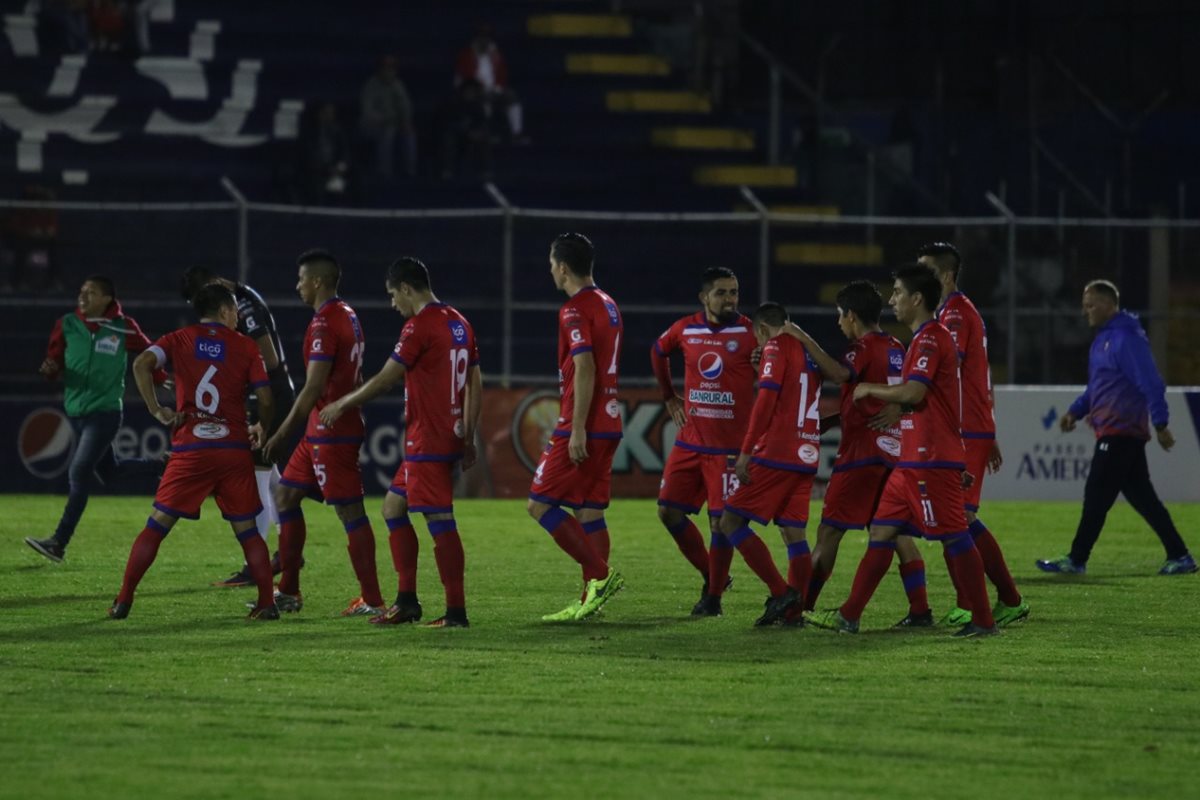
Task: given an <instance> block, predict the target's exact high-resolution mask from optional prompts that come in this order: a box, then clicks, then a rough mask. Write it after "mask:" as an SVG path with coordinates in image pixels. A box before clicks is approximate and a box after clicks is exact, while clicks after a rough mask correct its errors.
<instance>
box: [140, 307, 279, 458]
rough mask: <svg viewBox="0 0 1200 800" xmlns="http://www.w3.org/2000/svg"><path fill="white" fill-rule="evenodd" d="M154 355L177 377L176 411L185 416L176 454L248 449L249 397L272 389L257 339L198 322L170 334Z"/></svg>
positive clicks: (175, 441)
mask: <svg viewBox="0 0 1200 800" xmlns="http://www.w3.org/2000/svg"><path fill="white" fill-rule="evenodd" d="M150 352H152V353H154V354H155V356H156V357H157V358H158V366H160V367H161V366H164V365H167V366H169V368H170V369H171V371H172V372H174V373H175V408H176V409H177V410H178V411H180V412H182V413H183V414H184V415H186V417H187V419H186V421H185V422H184V423H183V424H181V425H179V426H178V427H176V428H175V432H174V433H173V434H172V435H171V450H172V451H173V452H179V451H182V450H200V449H204V448H209V447H223V448H236V449H243V450H249V449H250V436H249V434H248V433H247V432H246V395H247V394H248V393H249V392H251V391H253V390H254V389H257V388H259V387H260V386H268V385H269V382H268V380H267V369H266V367H264V366H263V360H262V354H261V353H260V352H259V350H258V345H257V344H255V343H254V340H253V339H251V338H250V337H249V336H243V335H242V334H240V333H238V332H237V331H234V330H230V329H229V328H226V327H225V326H224V325H222V324H220V323H217V322H213V323H197V324H195V325H190V326H188V327H186V328H180V329H179V330H177V331H173V332H172V333H168V334H167V335H166V336H164V337H162V338H161V339H159V340H158V341H156V342H155V343H154V344H152V345H151V346H150Z"/></svg>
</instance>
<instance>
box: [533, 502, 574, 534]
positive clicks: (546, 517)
mask: <svg viewBox="0 0 1200 800" xmlns="http://www.w3.org/2000/svg"><path fill="white" fill-rule="evenodd" d="M566 518H567V512H565V511H563V510H562V509H561V508H559V507H558V506H551V507H550V508H548V509H546V513H545V514H542V516H541V518H540V519H538V525H541V526H542V529H543V530H545V531H546V533H554V531H555V530H557V529H558V526H559V525H561V524H562V522H563V520H564V519H566Z"/></svg>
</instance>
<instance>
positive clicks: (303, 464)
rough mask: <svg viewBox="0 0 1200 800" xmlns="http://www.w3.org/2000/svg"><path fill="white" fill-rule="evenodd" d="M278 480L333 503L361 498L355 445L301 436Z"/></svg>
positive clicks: (334, 504)
mask: <svg viewBox="0 0 1200 800" xmlns="http://www.w3.org/2000/svg"><path fill="white" fill-rule="evenodd" d="M279 482H280V483H282V484H283V485H284V486H290V487H292V488H293V489H302V490H304V491H305V492H308V494H309V495H311V496H313V497H318V498H321V499H323V500H324V501H325V502H326V503H329V504H330V505H333V506H344V505H347V504H348V503H359V502H362V499H363V494H364V492H363V483H362V470H361V469H360V468H359V466H358V445H357V444H313V443H312V442H310V441H308V439H307V438H306V439H303V440H301V442H300V444H298V445H296V449H295V450H293V451H292V457H291V458H289V459H288V463H287V467H285V468H284V470H283V477H282V478H280V480H279Z"/></svg>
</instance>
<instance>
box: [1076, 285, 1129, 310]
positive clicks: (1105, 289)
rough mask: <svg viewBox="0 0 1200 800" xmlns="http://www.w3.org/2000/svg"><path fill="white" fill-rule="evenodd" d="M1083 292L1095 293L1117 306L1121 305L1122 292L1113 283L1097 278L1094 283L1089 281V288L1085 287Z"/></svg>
mask: <svg viewBox="0 0 1200 800" xmlns="http://www.w3.org/2000/svg"><path fill="white" fill-rule="evenodd" d="M1083 290H1084V291H1085V292H1095V293H1096V294H1098V295H1101V296H1102V297H1107V298H1108V299H1109V300H1112V301H1113V303H1114V304H1115V305H1118V306H1119V305H1121V291H1120V290H1119V289H1118V288H1117V285H1116V284H1115V283H1113V282H1112V281H1108V280H1105V279H1103V278H1097V279H1096V280H1094V281H1088V284H1087V286H1084V287H1083Z"/></svg>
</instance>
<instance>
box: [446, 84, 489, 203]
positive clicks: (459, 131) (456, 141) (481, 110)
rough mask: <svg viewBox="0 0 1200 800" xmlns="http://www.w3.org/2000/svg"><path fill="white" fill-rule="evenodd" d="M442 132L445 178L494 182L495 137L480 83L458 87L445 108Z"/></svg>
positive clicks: (459, 85)
mask: <svg viewBox="0 0 1200 800" xmlns="http://www.w3.org/2000/svg"><path fill="white" fill-rule="evenodd" d="M441 130H442V177H443V178H446V179H451V178H457V177H459V176H460V174H465V175H468V176H470V177H475V178H483V179H485V180H487V179H489V178H491V176H492V136H491V131H490V130H489V126H488V113H487V108H486V104H485V100H484V95H483V87H482V86H480V85H479V81H476V80H474V79H467V80H464V81H461V82H460V83H459V84H458V86H457V87H456V88H455V90H454V96H453V97H452V98H451V99H450V102H449V103H448V104H447V106H446V108H445V111H444V117H443V121H442V125H441ZM464 166H465V168H466V170H467V171H466V172H465V173H464V172H463V168H464Z"/></svg>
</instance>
